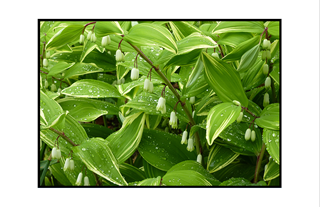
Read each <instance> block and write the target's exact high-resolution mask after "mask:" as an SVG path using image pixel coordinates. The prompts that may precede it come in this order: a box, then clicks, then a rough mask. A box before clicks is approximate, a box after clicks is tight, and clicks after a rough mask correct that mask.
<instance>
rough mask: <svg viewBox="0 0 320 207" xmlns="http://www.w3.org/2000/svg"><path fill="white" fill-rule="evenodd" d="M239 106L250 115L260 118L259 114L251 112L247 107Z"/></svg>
mask: <svg viewBox="0 0 320 207" xmlns="http://www.w3.org/2000/svg"><path fill="white" fill-rule="evenodd" d="M241 108H243V109H244V110H246V111H247V112H248V113H249V114H250V115H251V116H253V117H255V119H256V118H260V116H256V115H255V114H254V113H252V112H251V111H249V109H248V108H247V107H244V106H241Z"/></svg>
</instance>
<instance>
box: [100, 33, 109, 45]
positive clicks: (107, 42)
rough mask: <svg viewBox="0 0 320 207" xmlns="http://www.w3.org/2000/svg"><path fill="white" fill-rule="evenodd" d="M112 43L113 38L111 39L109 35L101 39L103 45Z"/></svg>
mask: <svg viewBox="0 0 320 207" xmlns="http://www.w3.org/2000/svg"><path fill="white" fill-rule="evenodd" d="M110 43H111V39H110V36H109V35H107V36H104V37H102V40H101V46H102V47H105V46H107V45H109V44H110Z"/></svg>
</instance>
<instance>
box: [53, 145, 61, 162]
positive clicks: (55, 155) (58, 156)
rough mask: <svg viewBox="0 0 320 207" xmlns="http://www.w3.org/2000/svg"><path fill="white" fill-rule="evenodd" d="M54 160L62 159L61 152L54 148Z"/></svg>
mask: <svg viewBox="0 0 320 207" xmlns="http://www.w3.org/2000/svg"><path fill="white" fill-rule="evenodd" d="M51 153H52V159H57V160H59V159H60V158H61V151H60V150H59V149H57V148H56V147H54V148H52V152H51Z"/></svg>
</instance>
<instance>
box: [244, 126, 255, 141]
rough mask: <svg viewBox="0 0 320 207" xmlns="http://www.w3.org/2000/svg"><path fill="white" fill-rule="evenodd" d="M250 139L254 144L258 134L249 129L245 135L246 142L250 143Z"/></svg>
mask: <svg viewBox="0 0 320 207" xmlns="http://www.w3.org/2000/svg"><path fill="white" fill-rule="evenodd" d="M250 138H251V141H253V142H254V140H256V132H255V131H254V130H252V131H251V129H250V128H248V129H247V131H246V133H245V135H244V139H245V140H246V141H249V140H250Z"/></svg>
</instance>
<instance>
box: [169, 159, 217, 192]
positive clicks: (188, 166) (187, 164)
mask: <svg viewBox="0 0 320 207" xmlns="http://www.w3.org/2000/svg"><path fill="white" fill-rule="evenodd" d="M180 170H193V171H196V172H198V173H200V174H201V175H203V176H204V177H205V178H206V180H207V181H209V182H210V183H211V184H212V185H213V186H217V185H219V184H220V181H219V180H217V179H216V178H215V177H214V176H213V175H212V174H210V173H209V172H208V171H207V170H205V169H204V168H203V166H202V165H201V164H200V163H198V162H197V161H195V160H186V161H183V162H180V163H178V164H176V165H175V166H173V167H172V168H170V170H168V172H167V174H168V173H171V172H173V171H180Z"/></svg>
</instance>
